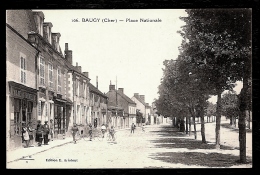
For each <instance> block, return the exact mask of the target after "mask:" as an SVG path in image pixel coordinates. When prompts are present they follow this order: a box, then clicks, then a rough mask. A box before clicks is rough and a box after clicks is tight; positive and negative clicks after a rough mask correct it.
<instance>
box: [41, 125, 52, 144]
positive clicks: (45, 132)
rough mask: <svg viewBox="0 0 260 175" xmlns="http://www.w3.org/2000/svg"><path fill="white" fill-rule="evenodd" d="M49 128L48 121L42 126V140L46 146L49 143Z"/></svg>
mask: <svg viewBox="0 0 260 175" xmlns="http://www.w3.org/2000/svg"><path fill="white" fill-rule="evenodd" d="M49 132H50V127H49V125H48V121H45V124H44V125H43V139H44V145H48V142H49V138H48V135H49Z"/></svg>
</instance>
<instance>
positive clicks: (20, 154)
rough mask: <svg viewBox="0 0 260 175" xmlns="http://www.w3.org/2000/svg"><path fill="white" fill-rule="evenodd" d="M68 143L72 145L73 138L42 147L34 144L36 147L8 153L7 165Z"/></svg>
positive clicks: (52, 142)
mask: <svg viewBox="0 0 260 175" xmlns="http://www.w3.org/2000/svg"><path fill="white" fill-rule="evenodd" d="M68 143H72V137H66V138H65V139H62V140H61V139H59V140H54V141H50V142H49V144H48V145H42V146H40V147H39V146H36V143H34V144H33V145H34V147H29V148H18V149H15V150H11V151H6V163H10V162H13V161H17V160H19V159H22V158H27V159H28V158H30V157H29V156H32V155H35V154H38V153H41V152H44V151H47V150H49V149H52V148H55V147H59V146H62V145H65V144H68Z"/></svg>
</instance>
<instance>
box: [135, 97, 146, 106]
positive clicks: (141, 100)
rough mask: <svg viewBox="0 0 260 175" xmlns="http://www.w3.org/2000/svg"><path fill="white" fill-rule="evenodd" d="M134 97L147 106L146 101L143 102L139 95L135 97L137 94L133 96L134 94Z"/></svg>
mask: <svg viewBox="0 0 260 175" xmlns="http://www.w3.org/2000/svg"><path fill="white" fill-rule="evenodd" d="M134 97H135V98H136V99H137V100H138V101H140V102H141V103H142V104H143V105H144V106H147V105H146V103H145V102H144V101H143V100H142V99H141V98H140V97H137V96H135V95H134Z"/></svg>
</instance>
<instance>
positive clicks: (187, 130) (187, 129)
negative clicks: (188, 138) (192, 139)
mask: <svg viewBox="0 0 260 175" xmlns="http://www.w3.org/2000/svg"><path fill="white" fill-rule="evenodd" d="M188 120H189V119H188V116H186V134H188V132H189V128H188V124H189V123H188Z"/></svg>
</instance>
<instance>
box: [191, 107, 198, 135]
mask: <svg viewBox="0 0 260 175" xmlns="http://www.w3.org/2000/svg"><path fill="white" fill-rule="evenodd" d="M189 111H190V114H191V116H192V118H193V122H194V137H195V139H197V132H196V121H195V120H196V118H195V112H194V108H193V107H191V108H189Z"/></svg>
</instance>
